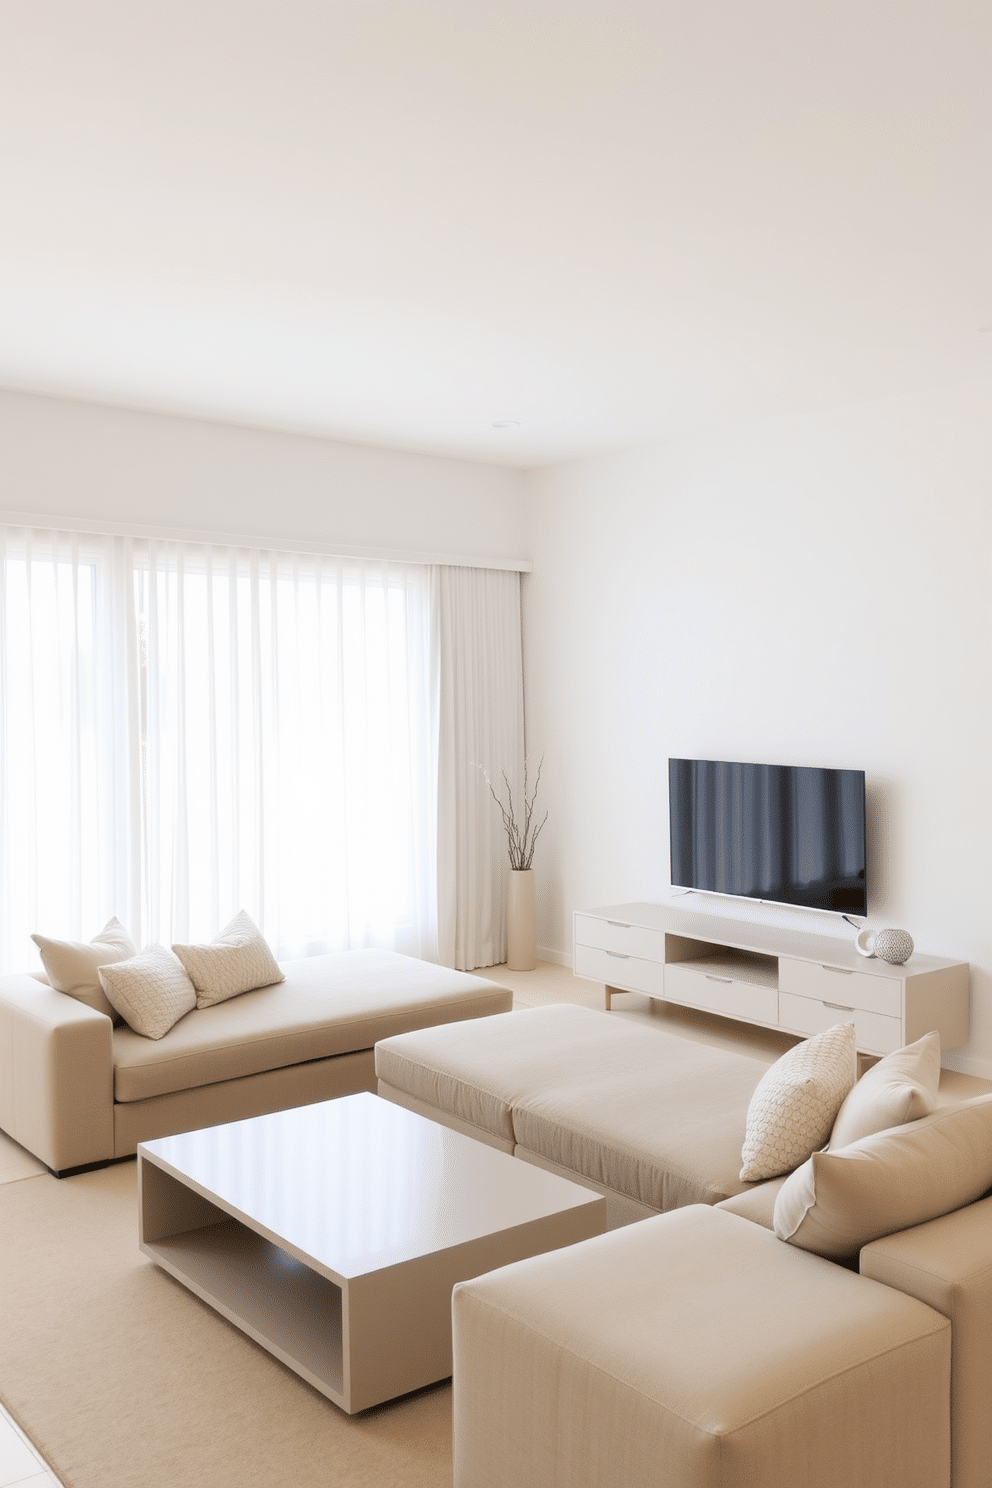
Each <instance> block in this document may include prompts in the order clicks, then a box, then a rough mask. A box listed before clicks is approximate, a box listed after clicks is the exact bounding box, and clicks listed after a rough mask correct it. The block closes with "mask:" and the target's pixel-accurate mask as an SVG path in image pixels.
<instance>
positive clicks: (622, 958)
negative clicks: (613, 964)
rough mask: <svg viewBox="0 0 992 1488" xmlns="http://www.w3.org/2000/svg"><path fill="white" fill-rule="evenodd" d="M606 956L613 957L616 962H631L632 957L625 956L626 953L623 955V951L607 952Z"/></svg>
mask: <svg viewBox="0 0 992 1488" xmlns="http://www.w3.org/2000/svg"><path fill="white" fill-rule="evenodd" d="M606 954H607V955H608V956H612V957H613V959H614V960H615V961H629V960H630V957H629V956H625V955H624V953H623V951H607V953H606Z"/></svg>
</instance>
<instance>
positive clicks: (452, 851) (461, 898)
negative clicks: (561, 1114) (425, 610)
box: [431, 567, 524, 971]
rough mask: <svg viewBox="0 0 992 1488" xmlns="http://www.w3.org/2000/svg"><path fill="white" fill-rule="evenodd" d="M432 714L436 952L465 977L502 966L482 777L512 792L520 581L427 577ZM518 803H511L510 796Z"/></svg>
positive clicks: (500, 864) (518, 749) (517, 762)
mask: <svg viewBox="0 0 992 1488" xmlns="http://www.w3.org/2000/svg"><path fill="white" fill-rule="evenodd" d="M431 590H432V604H431V611H432V617H433V622H434V623H433V641H434V669H435V682H434V692H435V696H436V699H437V708H438V725H437V727H438V743H437V756H438V801H437V812H438V824H437V833H438V873H437V884H438V946H439V952H440V960H441V961H442V962H443V963H444V964H445V965H446V966H454V967H457V968H458V969H459V970H468V971H470V970H471V969H472V968H473V967H476V966H494V965H497V964H499V963H500V962H502V961H503V960H504V959H505V952H506V927H505V915H504V907H505V893H506V875H507V872H508V871H509V859H508V855H507V848H506V839H505V837H504V835H503V827H502V822H501V820H500V817H499V813H498V811H497V809H496V807H495V805H494V803H493V801H492V798H491V797H490V795H489V789H488V786H487V785H486V781H485V777H484V775H483V770H486V771H488V772H489V774H490V775H491V776H492V777H493V778H494V779H496V780H498V779H499V776H500V772H501V771H503V770H505V771H506V773H507V777H508V778H509V780H510V782H511V785H512V786H513V788H514V790H515V792H516V791H518V790H519V786H520V783H521V778H522V771H523V759H524V707H523V662H522V652H521V633H520V575H519V574H518V573H514V572H508V571H502V570H496V569H478V568H448V567H443V568H442V567H439V568H434V569H432V570H431ZM515 799H516V800H518V801H519V799H520V798H519V795H516V797H515Z"/></svg>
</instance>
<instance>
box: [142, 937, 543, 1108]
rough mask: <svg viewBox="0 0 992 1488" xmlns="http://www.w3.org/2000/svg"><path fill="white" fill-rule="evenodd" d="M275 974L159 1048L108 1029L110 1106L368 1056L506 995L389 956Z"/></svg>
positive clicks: (287, 965)
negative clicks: (383, 1043)
mask: <svg viewBox="0 0 992 1488" xmlns="http://www.w3.org/2000/svg"><path fill="white" fill-rule="evenodd" d="M282 969H283V971H284V972H285V974H286V979H285V981H283V982H281V983H279V984H278V985H276V986H268V987H259V988H256V990H255V991H253V992H246V993H245V994H244V996H242V997H237V998H235V999H234V1000H233V1001H230V1002H225V1003H220V1004H219V1005H218V1006H216V1007H208V1008H198V1009H197V1010H196V1011H195V1012H194V1013H191V1014H190V1016H189V1017H188V1018H183V1019H182V1021H181V1022H179V1023H177V1024H176V1026H175V1027H174V1028H173V1029H172V1030H171V1031H170V1033H169V1035H168V1037H167V1038H165V1039H163V1040H161V1042H159V1043H156V1044H150V1043H149V1042H148V1040H147V1039H142V1038H138V1037H136V1036H135V1034H134V1033H132V1031H131V1030H130V1029H129V1028H119V1029H117V1030H115V1033H114V1095H115V1098H116V1099H117V1100H119V1101H136V1100H147V1099H149V1098H150V1097H152V1096H157V1095H166V1094H169V1093H170V1092H172V1091H176V1090H189V1089H192V1088H193V1087H195V1086H200V1085H210V1084H212V1083H213V1082H214V1081H215V1080H237V1079H242V1078H243V1077H244V1076H246V1075H255V1074H259V1073H260V1072H261V1071H263V1070H271V1069H280V1068H283V1067H284V1066H286V1065H290V1064H299V1063H301V1062H303V1061H306V1060H312V1059H325V1058H328V1057H330V1056H331V1055H334V1054H345V1053H349V1052H350V1051H352V1050H354V1049H369V1048H371V1047H372V1045H373V1044H374V1043H375V1042H376V1041H377V1040H378V1039H380V1038H388V1037H389V1036H390V1035H391V1034H395V1033H398V1032H399V1031H400V1030H401V1029H408V1028H411V1027H430V1026H431V1025H433V1024H435V1023H437V1022H438V1021H439V1020H440V1019H463V1018H464V1019H469V1020H474V1019H477V1018H480V1017H485V1016H486V1014H488V1013H501V1012H502V1011H503V1010H504V1009H505V1008H506V1007H507V1005H508V1004H509V1002H510V1001H511V995H510V993H509V992H507V990H506V988H505V987H500V986H498V985H497V984H496V983H495V982H490V981H487V980H486V979H485V978H484V977H470V976H467V975H466V974H465V973H464V972H460V971H451V970H450V969H449V968H448V967H446V966H435V965H433V964H432V963H431V962H428V961H418V960H417V959H416V958H415V957H413V956H401V955H397V954H396V953H395V952H393V951H343V952H341V953H340V954H337V955H326V956H307V957H302V958H301V959H300V960H298V961H286V962H284V963H283V966H282ZM514 1016H516V1015H514Z"/></svg>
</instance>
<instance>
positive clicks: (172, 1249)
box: [138, 1094, 606, 1412]
mask: <svg viewBox="0 0 992 1488" xmlns="http://www.w3.org/2000/svg"><path fill="white" fill-rule="evenodd" d="M138 1181H139V1227H140V1229H139V1242H140V1245H141V1249H142V1250H143V1251H144V1253H145V1254H146V1255H148V1256H150V1257H151V1258H152V1259H153V1260H154V1261H155V1262H156V1263H157V1264H158V1265H160V1266H162V1267H163V1269H164V1270H166V1271H168V1272H169V1273H170V1275H172V1276H174V1277H175V1278H176V1279H177V1280H178V1281H181V1282H182V1283H183V1284H184V1285H185V1286H187V1287H189V1288H190V1290H191V1291H193V1292H195V1293H196V1294H197V1296H199V1297H201V1298H202V1299H203V1300H204V1301H205V1302H208V1303H209V1304H210V1305H211V1306H212V1307H215V1308H216V1309H217V1311H218V1312H220V1313H222V1314H223V1316H224V1317H226V1318H227V1319H228V1320H229V1321H230V1322H232V1323H234V1324H236V1325H237V1326H238V1327H239V1328H241V1329H242V1330H243V1331H244V1332H245V1333H247V1334H248V1335H249V1337H251V1338H253V1339H255V1341H256V1342H257V1343H260V1344H261V1345H262V1346H263V1347H264V1348H266V1349H268V1350H269V1352H270V1353H272V1354H274V1355H275V1356H276V1358H278V1359H281V1360H282V1362H283V1363H284V1364H286V1365H288V1366H289V1368H291V1369H293V1370H295V1371H296V1373H297V1374H299V1375H301V1376H302V1378H303V1379H305V1380H307V1381H308V1382H309V1383H310V1384H311V1385H313V1386H314V1388H315V1389H317V1390H319V1391H320V1392H321V1393H322V1394H323V1395H326V1396H327V1398H328V1399H330V1400H333V1401H334V1402H335V1404H337V1405H339V1406H341V1407H342V1409H344V1410H346V1411H348V1412H355V1411H359V1410H365V1409H367V1408H368V1407H369V1406H372V1405H377V1404H379V1403H380V1402H382V1401H383V1400H389V1399H392V1398H393V1397H394V1396H397V1395H402V1394H406V1393H407V1392H408V1391H409V1390H414V1389H418V1388H420V1387H421V1386H422V1385H427V1384H431V1383H433V1382H434V1381H436V1380H440V1379H444V1378H446V1377H447V1376H448V1375H449V1374H450V1373H451V1289H452V1287H453V1286H454V1285H455V1283H456V1282H458V1281H464V1280H467V1279H468V1278H469V1277H472V1276H478V1275H480V1274H481V1273H482V1272H484V1271H491V1270H494V1269H495V1268H496V1267H498V1266H502V1265H506V1264H508V1263H509V1262H510V1261H514V1260H520V1259H522V1258H523V1257H525V1256H530V1255H537V1254H539V1253H540V1252H542V1251H546V1250H553V1249H557V1248H558V1247H560V1246H563V1245H569V1244H572V1243H573V1242H574V1241H576V1240H582V1239H585V1238H587V1237H588V1236H590V1235H594V1234H599V1233H601V1232H602V1230H603V1229H604V1228H605V1222H606V1216H605V1207H606V1205H605V1200H604V1199H603V1198H602V1197H601V1196H600V1195H599V1194H596V1193H593V1192H591V1191H590V1190H589V1189H585V1188H582V1187H581V1186H580V1185H579V1184H576V1183H572V1182H570V1181H568V1180H567V1179H564V1178H559V1177H558V1176H557V1175H555V1174H552V1173H547V1172H545V1171H544V1170H543V1169H540V1168H536V1167H533V1166H532V1165H531V1164H529V1163H525V1162H521V1161H520V1160H519V1159H517V1158H514V1157H510V1156H509V1155H508V1154H507V1153H504V1152H497V1151H496V1150H495V1149H493V1148H491V1147H487V1146H484V1145H483V1144H482V1143H479V1142H476V1141H474V1140H473V1139H472V1138H471V1137H466V1136H463V1135H462V1134H461V1133H459V1132H454V1131H449V1130H448V1128H447V1127H443V1126H440V1125H438V1124H437V1123H436V1122H433V1121H427V1120H425V1119H424V1118H423V1117H421V1116H418V1115H415V1114H414V1113H413V1112H411V1111H407V1110H404V1109H403V1108H402V1107H401V1106H395V1105H393V1104H391V1103H390V1102H388V1101H383V1100H379V1099H378V1097H376V1096H373V1095H368V1094H363V1095H353V1096H345V1097H343V1098H342V1099H340V1100H335V1101H324V1102H322V1103H320V1104H319V1105H315V1106H301V1107H298V1108H297V1109H295V1110H291V1111H280V1112H275V1113H273V1114H272V1115H269V1116H258V1117H255V1118H253V1119H250V1120H247V1121H237V1122H232V1123H230V1124H229V1125H227V1126H219V1127H210V1128H208V1129H207V1130H205V1131H199V1132H188V1133H185V1134H183V1135H180V1136H174V1137H162V1138H159V1139H158V1140H156V1141H153V1142H144V1143H142V1144H141V1145H140V1146H139V1148H138Z"/></svg>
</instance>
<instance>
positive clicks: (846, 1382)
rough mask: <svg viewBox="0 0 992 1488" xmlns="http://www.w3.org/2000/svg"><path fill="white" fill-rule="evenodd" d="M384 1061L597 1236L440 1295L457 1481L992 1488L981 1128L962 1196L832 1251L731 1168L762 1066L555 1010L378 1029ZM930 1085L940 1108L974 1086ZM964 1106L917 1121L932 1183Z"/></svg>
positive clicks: (424, 1107)
mask: <svg viewBox="0 0 992 1488" xmlns="http://www.w3.org/2000/svg"><path fill="white" fill-rule="evenodd" d="M376 1069H377V1073H378V1079H379V1086H378V1088H379V1093H380V1094H381V1095H384V1096H386V1097H388V1098H391V1099H394V1100H397V1101H399V1102H400V1103H401V1104H404V1105H406V1106H409V1107H410V1108H412V1109H414V1110H417V1111H419V1112H421V1113H422V1114H424V1115H427V1116H430V1117H433V1118H434V1119H436V1120H439V1121H441V1122H444V1123H445V1124H447V1125H450V1126H454V1127H456V1128H457V1129H459V1130H461V1131H464V1132H468V1133H470V1134H471V1135H474V1136H475V1137H477V1138H478V1139H479V1140H481V1141H484V1142H488V1143H490V1144H492V1145H495V1146H498V1147H501V1148H502V1149H503V1150H505V1151H510V1152H513V1153H515V1154H516V1155H517V1156H518V1157H520V1158H522V1159H523V1160H525V1161H529V1162H534V1163H537V1164H538V1165H540V1166H542V1167H546V1168H549V1169H551V1170H552V1171H555V1172H559V1173H562V1174H563V1175H564V1176H571V1177H573V1178H576V1179H578V1180H579V1181H581V1182H582V1183H584V1184H586V1185H588V1186H590V1187H592V1188H595V1189H598V1190H599V1191H600V1192H603V1193H605V1194H606V1197H607V1212H608V1217H609V1222H610V1223H611V1225H612V1226H614V1227H615V1228H613V1229H612V1230H611V1231H610V1232H609V1233H607V1234H606V1235H603V1236H600V1237H598V1238H597V1239H596V1240H592V1241H588V1242H584V1243H583V1244H582V1245H579V1246H575V1247H572V1248H571V1249H569V1250H567V1251H560V1252H554V1253H552V1254H550V1255H547V1256H542V1257H539V1258H536V1259H535V1260H534V1261H528V1262H523V1263H520V1264H519V1265H516V1266H512V1267H508V1268H505V1269H504V1270H502V1271H499V1272H494V1273H492V1274H491V1275H490V1276H487V1277H481V1278H478V1279H477V1280H475V1281H472V1282H467V1283H465V1284H463V1285H462V1286H460V1287H458V1288H456V1291H455V1295H454V1299H453V1324H454V1358H455V1372H454V1380H455V1410H454V1420H455V1488H497V1485H502V1484H505V1483H508V1482H513V1483H514V1484H515V1485H520V1488H562V1485H565V1484H568V1485H569V1488H607V1485H611V1488H612V1485H613V1484H616V1483H619V1482H622V1483H623V1484H624V1485H625V1488H649V1485H650V1488H744V1485H760V1488H786V1485H792V1484H795V1483H800V1482H801V1483H803V1484H804V1488H851V1485H863V1488H879V1485H882V1488H889V1485H892V1488H896V1485H898V1488H907V1485H911V1488H944V1485H948V1484H952V1485H953V1488H989V1485H992V1197H982V1196H979V1195H980V1194H981V1190H982V1187H983V1185H984V1187H985V1188H986V1189H987V1188H988V1187H989V1186H990V1185H992V1172H990V1171H989V1169H988V1164H989V1153H990V1152H992V1142H989V1141H986V1140H984V1139H982V1140H981V1141H979V1143H978V1145H977V1146H976V1147H975V1153H976V1159H975V1160H976V1163H977V1164H978V1166H979V1167H981V1170H982V1176H980V1177H978V1179H977V1182H976V1184H975V1186H974V1187H975V1195H976V1197H975V1201H974V1202H967V1203H964V1204H963V1205H962V1206H961V1207H959V1208H956V1209H954V1210H952V1212H948V1213H944V1214H943V1215H941V1217H938V1218H933V1219H929V1220H927V1221H926V1222H921V1223H915V1224H913V1225H912V1226H911V1227H910V1228H908V1229H902V1230H900V1231H898V1232H897V1233H893V1234H881V1233H879V1234H878V1237H877V1238H874V1239H872V1240H871V1241H870V1243H866V1244H864V1245H863V1246H862V1248H861V1249H860V1253H859V1254H858V1253H854V1254H853V1255H851V1256H849V1257H847V1258H846V1259H845V1260H844V1261H842V1262H841V1263H840V1264H838V1263H837V1262H836V1261H835V1260H832V1259H826V1258H824V1256H823V1255H822V1254H814V1253H811V1252H810V1251H809V1250H807V1249H803V1248H800V1243H785V1242H784V1241H783V1240H782V1239H780V1238H778V1236H777V1235H776V1234H775V1233H774V1231H773V1229H772V1222H773V1213H774V1208H775V1199H776V1195H777V1194H778V1192H779V1190H780V1189H781V1188H782V1186H783V1184H784V1183H785V1181H786V1179H785V1178H777V1179H773V1180H771V1181H768V1182H760V1183H746V1182H743V1181H742V1180H741V1178H740V1176H739V1175H740V1169H741V1151H742V1144H743V1141H744V1136H745V1129H746V1123H747V1114H748V1107H749V1105H750V1103H751V1096H752V1095H753V1093H754V1091H755V1087H756V1086H757V1084H758V1082H759V1081H760V1080H761V1079H762V1077H763V1076H764V1075H765V1073H766V1070H767V1069H768V1065H767V1062H763V1061H761V1060H758V1059H754V1058H749V1057H747V1056H745V1055H743V1054H737V1053H733V1052H730V1051H727V1050H723V1049H715V1048H709V1047H705V1046H703V1045H701V1044H698V1043H694V1042H691V1041H689V1040H687V1039H682V1038H677V1037H674V1036H672V1035H670V1034H665V1033H661V1032H659V1031H656V1030H654V1029H650V1028H644V1027H643V1026H638V1025H634V1024H632V1023H630V1022H620V1021H618V1020H616V1019H615V1018H613V1017H611V1016H610V1015H608V1014H606V1013H595V1012H591V1011H589V1010H587V1009H581V1008H570V1007H550V1008H543V1009H535V1010H531V1011H526V1012H517V1013H513V1014H512V1015H510V1016H507V1017H498V1018H494V1019H490V1020H489V1021H488V1022H487V1023H486V1025H485V1027H484V1028H483V1027H479V1028H477V1029H471V1028H468V1027H462V1028H458V1027H452V1028H442V1029H437V1030H434V1031H431V1032H415V1033H411V1034H407V1035H403V1036H401V1037H398V1038H393V1039H389V1040H387V1041H385V1042H384V1043H382V1044H380V1045H379V1046H378V1048H377V1050H376ZM945 1075H946V1076H947V1080H946V1088H943V1086H942V1090H941V1093H940V1095H939V1096H938V1101H944V1102H950V1103H953V1102H955V1100H956V1099H959V1098H960V1097H961V1096H963V1095H965V1094H971V1093H973V1090H974V1086H972V1089H971V1090H969V1089H968V1084H969V1082H967V1080H966V1079H965V1077H954V1076H953V1075H949V1074H948V1072H945ZM956 1109H957V1107H956V1106H955V1105H953V1104H947V1105H945V1106H938V1109H937V1111H936V1112H934V1113H933V1114H932V1115H930V1116H927V1117H926V1118H925V1119H924V1120H923V1121H921V1122H919V1123H910V1125H911V1126H913V1128H914V1132H917V1128H918V1130H919V1131H922V1130H923V1128H924V1127H925V1126H929V1127H932V1128H933V1135H934V1137H935V1140H936V1141H937V1145H936V1146H935V1147H934V1152H935V1153H936V1157H935V1159H934V1169H933V1181H934V1185H935V1186H937V1185H939V1181H940V1177H941V1174H940V1168H941V1165H942V1153H943V1149H942V1148H941V1146H940V1145H939V1144H940V1141H941V1140H942V1135H941V1134H942V1132H943V1131H944V1127H945V1126H946V1124H947V1121H948V1119H952V1120H955V1121H956V1120H957V1117H956V1116H955V1115H954V1114H953V1112H954V1111H956ZM972 1114H974V1113H970V1114H969V1119H971V1115H972ZM978 1115H979V1118H980V1121H981V1122H982V1123H985V1122H986V1119H987V1114H986V1109H985V1106H984V1103H983V1109H982V1111H981V1112H979V1113H978ZM908 1130H909V1128H908V1127H900V1128H898V1134H897V1137H896V1138H895V1140H896V1141H898V1140H899V1139H900V1136H901V1134H902V1133H905V1132H907V1131H908ZM917 1135H918V1132H917ZM889 1140H891V1139H890V1135H889V1133H888V1132H883V1133H880V1134H879V1136H878V1137H877V1138H873V1139H869V1140H868V1142H867V1150H866V1152H865V1154H864V1161H865V1162H866V1163H867V1164H868V1165H869V1166H868V1167H867V1168H866V1169H865V1172H866V1174H867V1180H868V1191H869V1192H870V1191H871V1190H872V1189H873V1188H874V1187H878V1188H880V1189H884V1186H885V1182H886V1181H887V1176H886V1174H885V1173H882V1172H879V1171H878V1169H877V1168H875V1169H872V1168H871V1166H870V1164H871V1163H873V1162H877V1161H878V1154H879V1153H880V1152H883V1151H884V1150H885V1143H886V1141H889ZM914 1140H915V1137H914ZM873 1143H874V1144H876V1146H877V1150H876V1146H873V1145H872V1144H873ZM877 1144H881V1145H877ZM851 1150H853V1149H848V1151H851ZM859 1152H860V1146H859ZM859 1160H860V1159H859ZM955 1160H956V1159H955V1158H954V1156H953V1154H952V1152H951V1149H950V1148H949V1147H948V1149H947V1161H948V1163H951V1162H952V1161H955ZM813 1161H818V1159H814V1160H813ZM859 1171H860V1170H859ZM638 1219H643V1221H644V1222H643V1223H631V1221H632V1220H638Z"/></svg>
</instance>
